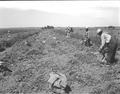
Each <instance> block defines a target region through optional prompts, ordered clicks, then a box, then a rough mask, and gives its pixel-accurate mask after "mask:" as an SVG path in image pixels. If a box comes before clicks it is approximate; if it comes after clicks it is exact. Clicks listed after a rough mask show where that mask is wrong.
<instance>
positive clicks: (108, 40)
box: [97, 29, 118, 64]
mask: <svg viewBox="0 0 120 94" xmlns="http://www.w3.org/2000/svg"><path fill="white" fill-rule="evenodd" d="M97 35H99V36H100V37H101V46H100V48H99V52H100V53H101V54H103V57H104V58H103V59H102V62H104V63H106V64H112V63H114V62H115V54H116V51H117V41H118V40H117V38H116V37H115V36H114V35H110V34H108V32H103V31H102V30H101V29H98V30H97Z"/></svg>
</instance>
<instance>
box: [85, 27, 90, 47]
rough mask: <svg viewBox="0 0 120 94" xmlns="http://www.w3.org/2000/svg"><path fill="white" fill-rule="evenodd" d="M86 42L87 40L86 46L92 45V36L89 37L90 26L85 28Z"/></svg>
mask: <svg viewBox="0 0 120 94" xmlns="http://www.w3.org/2000/svg"><path fill="white" fill-rule="evenodd" d="M84 42H85V46H87V47H90V46H92V43H91V40H90V37H89V30H88V27H86V29H85V39H84Z"/></svg>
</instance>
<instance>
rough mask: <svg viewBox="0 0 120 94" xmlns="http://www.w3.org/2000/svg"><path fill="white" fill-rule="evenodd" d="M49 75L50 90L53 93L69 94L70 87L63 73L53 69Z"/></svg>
mask: <svg viewBox="0 0 120 94" xmlns="http://www.w3.org/2000/svg"><path fill="white" fill-rule="evenodd" d="M49 76H50V77H49V80H48V82H49V83H50V85H51V89H52V92H54V93H55V94H69V92H70V91H71V88H70V87H69V86H68V85H67V78H66V75H65V74H63V73H60V72H58V71H56V70H55V71H54V70H53V71H52V72H51V73H50V74H49Z"/></svg>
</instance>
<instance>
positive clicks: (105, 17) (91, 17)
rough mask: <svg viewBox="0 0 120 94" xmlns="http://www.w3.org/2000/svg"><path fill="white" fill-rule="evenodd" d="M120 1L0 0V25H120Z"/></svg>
mask: <svg viewBox="0 0 120 94" xmlns="http://www.w3.org/2000/svg"><path fill="white" fill-rule="evenodd" d="M119 4H120V1H5V2H4V1H0V28H3V27H39V26H40V27H41V26H46V25H53V26H74V27H82V26H109V25H114V26H119V25H120V17H119V16H120V6H119Z"/></svg>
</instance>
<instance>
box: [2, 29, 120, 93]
mask: <svg viewBox="0 0 120 94" xmlns="http://www.w3.org/2000/svg"><path fill="white" fill-rule="evenodd" d="M64 29H65V28H58V27H57V28H55V29H45V30H42V31H41V29H35V32H34V29H33V30H31V32H26V31H25V32H22V33H21V32H19V33H11V34H10V37H8V35H7V34H6V33H4V34H2V35H1V38H0V40H1V46H0V47H1V48H0V49H2V48H4V50H1V52H0V60H1V61H4V62H5V64H6V65H7V66H8V68H9V69H11V70H12V71H13V72H12V73H8V72H5V73H4V72H1V73H0V94H52V93H51V92H50V90H49V85H48V82H47V80H48V78H49V73H50V72H51V69H52V68H53V67H54V68H57V69H58V70H60V71H61V72H63V73H65V74H66V76H67V79H68V84H69V85H70V87H71V88H72V92H71V94H120V60H119V58H120V51H118V52H117V55H116V58H117V59H118V61H117V62H116V64H114V65H112V66H108V65H103V64H101V63H100V58H101V55H100V54H99V53H98V45H99V43H100V42H99V38H98V37H96V34H95V31H96V28H90V31H91V33H90V34H91V35H90V36H91V40H92V41H93V43H94V46H92V47H90V48H88V47H85V46H84V45H82V44H81V40H82V39H83V35H84V29H83V28H82V29H80V28H77V27H76V28H74V31H75V32H74V33H73V34H72V35H71V38H66V36H65V32H64ZM104 30H108V31H111V32H114V34H116V35H117V37H118V38H119V34H118V33H119V31H120V28H118V27H117V28H115V29H107V28H104ZM27 31H28V30H27ZM3 36H6V37H3ZM18 36H19V37H18ZM54 37H56V39H54ZM8 38H9V39H8ZM3 40H4V41H7V42H8V41H9V42H8V44H9V43H11V42H12V43H11V45H10V46H6V45H3V44H2V43H4V41H3ZM43 41H45V43H43ZM3 74H5V76H4V75H3Z"/></svg>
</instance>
